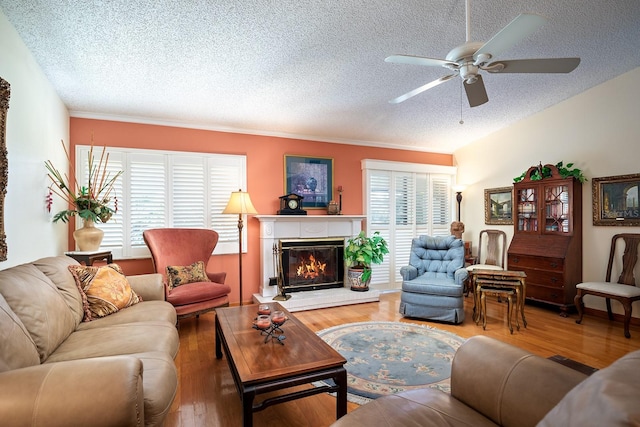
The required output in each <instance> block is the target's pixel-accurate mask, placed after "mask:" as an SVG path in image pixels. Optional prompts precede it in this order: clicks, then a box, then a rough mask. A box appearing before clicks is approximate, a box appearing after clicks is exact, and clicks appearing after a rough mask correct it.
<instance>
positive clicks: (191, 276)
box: [167, 261, 210, 289]
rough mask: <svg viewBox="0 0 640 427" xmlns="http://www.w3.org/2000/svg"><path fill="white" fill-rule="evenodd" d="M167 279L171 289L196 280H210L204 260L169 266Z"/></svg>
mask: <svg viewBox="0 0 640 427" xmlns="http://www.w3.org/2000/svg"><path fill="white" fill-rule="evenodd" d="M167 281H168V283H169V289H173V288H175V287H178V286H180V285H184V284H187V283H196V282H209V281H210V280H209V277H207V272H206V271H205V266H204V262H203V261H196V262H194V263H193V264H191V265H186V266H174V265H168V266H167Z"/></svg>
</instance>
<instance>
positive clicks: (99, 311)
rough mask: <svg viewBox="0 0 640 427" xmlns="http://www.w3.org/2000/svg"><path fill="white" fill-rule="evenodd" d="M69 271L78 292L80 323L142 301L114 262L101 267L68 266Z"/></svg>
mask: <svg viewBox="0 0 640 427" xmlns="http://www.w3.org/2000/svg"><path fill="white" fill-rule="evenodd" d="M69 271H71V274H73V277H74V278H75V280H76V284H77V285H78V289H79V290H80V293H81V294H82V304H83V306H84V319H83V322H90V321H91V320H93V319H95V318H100V317H104V316H108V315H109V314H113V313H115V312H117V311H119V310H122V309H123V308H126V307H129V306H132V305H134V304H137V303H139V302H140V301H142V299H141V298H140V297H139V296H138V295H137V294H136V293H135V291H134V290H133V289H131V285H129V281H128V280H127V278H126V277H125V275H124V273H123V272H122V269H121V268H120V266H119V265H118V264H108V265H106V266H101V267H92V266H91V267H89V266H83V265H70V266H69Z"/></svg>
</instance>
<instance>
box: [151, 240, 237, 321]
mask: <svg viewBox="0 0 640 427" xmlns="http://www.w3.org/2000/svg"><path fill="white" fill-rule="evenodd" d="M142 236H143V238H144V242H145V243H146V244H147V246H148V247H149V250H150V251H151V258H152V260H153V267H154V269H155V271H156V273H160V274H162V276H163V278H164V284H165V298H166V300H167V301H168V302H170V303H171V304H172V305H173V306H174V307H175V309H176V313H177V315H178V318H184V317H190V316H199V315H200V314H202V313H206V312H208V311H212V310H215V309H216V308H217V307H223V306H228V305H229V293H230V292H231V288H230V287H229V286H228V285H225V284H224V280H225V278H226V276H227V273H226V272H223V273H210V272H209V271H207V272H206V274H207V276H208V277H209V280H211V282H194V283H186V284H183V285H180V286H177V287H174V288H173V289H171V287H170V286H169V283H168V280H167V266H189V265H191V264H193V263H194V262H197V261H203V262H204V265H205V270H206V266H207V263H208V262H209V258H210V257H211V253H212V252H213V249H214V248H215V247H216V245H217V243H218V233H217V232H215V231H213V230H209V229H204V228H155V229H150V230H145V231H144V232H143V233H142Z"/></svg>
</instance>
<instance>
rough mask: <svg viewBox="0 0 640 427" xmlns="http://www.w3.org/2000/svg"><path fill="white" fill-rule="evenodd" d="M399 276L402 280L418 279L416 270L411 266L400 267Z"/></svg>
mask: <svg viewBox="0 0 640 427" xmlns="http://www.w3.org/2000/svg"><path fill="white" fill-rule="evenodd" d="M400 276H402V280H404V281H407V280H413V279H415V278H416V277H418V269H417V268H415V267H414V266H413V265H405V266H404V267H400Z"/></svg>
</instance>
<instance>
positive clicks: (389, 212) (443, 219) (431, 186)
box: [362, 160, 456, 289]
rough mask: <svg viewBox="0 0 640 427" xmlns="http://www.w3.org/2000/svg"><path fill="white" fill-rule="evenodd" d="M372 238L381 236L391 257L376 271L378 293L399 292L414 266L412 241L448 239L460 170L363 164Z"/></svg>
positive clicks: (424, 166)
mask: <svg viewBox="0 0 640 427" xmlns="http://www.w3.org/2000/svg"><path fill="white" fill-rule="evenodd" d="M362 170H363V182H364V183H365V186H364V189H363V190H364V201H365V215H366V216H367V229H368V230H367V234H371V233H373V232H375V231H380V234H381V235H382V236H383V237H384V238H385V239H386V240H387V242H388V244H389V252H390V253H389V255H388V256H386V257H385V260H384V262H383V263H382V264H380V265H374V266H373V267H372V270H373V273H372V276H371V285H372V288H375V289H387V288H388V289H394V288H397V286H398V285H399V284H400V283H401V282H402V277H401V276H400V268H401V267H402V266H404V265H408V264H409V255H410V251H411V240H412V239H413V238H414V237H416V236H419V235H421V234H427V235H431V236H448V235H449V234H450V225H451V221H452V212H453V208H454V206H453V203H454V200H453V197H452V189H451V186H452V183H453V179H454V176H455V173H456V168H454V167H448V166H435V165H423V164H414V163H398V162H386V161H378V160H363V161H362Z"/></svg>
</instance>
